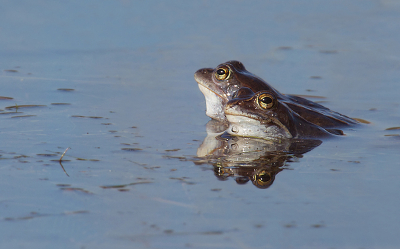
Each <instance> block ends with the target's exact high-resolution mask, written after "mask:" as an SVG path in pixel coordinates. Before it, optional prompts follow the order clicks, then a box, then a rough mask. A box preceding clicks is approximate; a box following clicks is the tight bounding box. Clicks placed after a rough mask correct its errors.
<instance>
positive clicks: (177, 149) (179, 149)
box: [165, 149, 181, 152]
mask: <svg viewBox="0 0 400 249" xmlns="http://www.w3.org/2000/svg"><path fill="white" fill-rule="evenodd" d="M178 150H181V149H172V150H165V151H166V152H170V151H178Z"/></svg>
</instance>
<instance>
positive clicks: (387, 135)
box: [385, 134, 400, 137]
mask: <svg viewBox="0 0 400 249" xmlns="http://www.w3.org/2000/svg"><path fill="white" fill-rule="evenodd" d="M385 137H400V134H386V135H385Z"/></svg>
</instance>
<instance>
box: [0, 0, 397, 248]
mask: <svg viewBox="0 0 400 249" xmlns="http://www.w3.org/2000/svg"><path fill="white" fill-rule="evenodd" d="M399 13H400V4H399V3H398V2H397V1H391V0H381V1H361V0H352V1H341V0H335V1H329V2H326V1H301V2H299V1H285V2H282V1H251V2H248V1H239V0H238V1H229V2H227V1H192V2H188V1H179V0H176V1H165V2H162V1H141V2H139V1H129V0H120V1H107V2H98V1H85V2H82V1H70V2H65V3H64V2H54V1H35V2H29V1H6V2H4V3H3V5H2V8H1V9H0V20H1V22H0V23H1V25H0V35H1V37H2V39H0V69H1V72H0V80H1V81H0V86H1V92H0V96H2V98H0V109H1V110H2V111H1V112H0V119H1V125H0V127H1V128H0V139H1V141H2V146H1V147H0V154H1V156H0V166H1V170H2V175H1V177H0V179H1V181H0V186H1V187H0V193H1V194H0V231H1V233H0V245H1V247H2V248H111V247H113V248H397V247H398V245H399V243H400V237H399V236H398V231H399V230H400V224H399V222H398V221H397V219H398V218H399V206H400V198H399V197H400V194H399V189H400V182H399V181H398V179H399V177H400V163H399V159H400V156H399V151H400V135H399V134H400V129H399V128H396V127H399V126H400V100H399V97H398V96H399V92H400V84H399V81H400V49H399V45H398V44H399V40H400V34H399V32H398V23H399V22H400V15H399ZM232 59H235V60H240V61H242V62H243V63H244V64H245V66H246V68H247V69H248V70H249V71H250V72H252V73H254V74H256V75H258V76H260V77H262V78H263V79H265V80H266V81H268V82H269V83H270V84H271V85H272V86H274V87H275V88H277V89H278V90H279V91H280V92H282V93H289V94H302V95H315V96H323V97H325V98H324V99H322V100H323V101H322V104H324V105H325V106H327V107H329V108H331V109H333V110H335V111H338V112H340V113H343V114H345V115H348V116H351V117H356V118H361V119H364V120H368V121H369V122H370V124H362V125H359V126H356V127H352V128H351V129H345V130H344V132H345V133H346V136H345V137H340V138H334V139H326V140H323V142H322V144H315V145H308V146H309V147H307V150H304V151H300V152H297V153H294V154H295V155H294V154H287V155H285V154H284V155H280V156H276V155H273V156H271V157H269V158H267V159H268V160H269V161H268V160H267V162H265V161H263V162H261V164H263V165H261V166H262V167H264V166H265V167H264V168H262V171H260V172H257V173H259V175H258V176H253V175H254V172H255V170H256V169H259V168H260V167H258V168H257V167H256V168H254V167H253V168H252V166H260V165H256V164H255V163H254V161H257V159H258V158H260V157H262V156H263V155H264V154H265V151H268V150H274V149H276V148H275V147H273V146H272V145H259V144H257V143H256V142H255V144H251V145H250V146H249V145H248V144H247V146H248V147H246V148H245V149H247V150H249V151H250V152H249V153H248V154H245V156H238V155H237V154H234V153H235V152H234V151H233V149H232V150H231V151H229V150H228V151H219V150H218V148H221V147H220V146H227V145H226V144H222V145H221V144H220V143H221V141H217V140H215V139H214V138H213V137H212V135H213V134H212V131H210V130H207V127H208V128H209V126H210V125H208V126H207V122H209V120H210V119H209V118H208V117H207V116H206V115H205V100H204V96H203V95H202V94H201V92H200V91H199V89H198V86H197V84H196V82H195V81H194V79H193V74H194V72H195V71H196V70H198V69H199V68H203V67H215V66H217V65H218V64H220V63H222V62H225V61H228V60H232ZM312 100H321V99H312ZM388 128H389V129H388ZM207 132H208V133H207ZM204 140H205V142H203V141H204ZM228 145H229V146H231V147H230V148H236V149H242V147H241V146H242V145H241V143H240V140H239V141H236V144H235V146H234V147H232V144H228ZM260 146H261V147H260ZM67 148H70V149H68V150H67V151H66V149H67ZM254 148H258V151H257V150H256V151H255V150H254ZM259 148H261V150H260V149H259ZM264 150H265V151H264ZM65 151H66V152H65ZM307 151H308V152H307ZM64 152H65V154H64V157H63V161H62V165H60V163H59V159H60V157H61V155H62V154H63V153H64ZM212 152H215V153H216V155H217V159H218V157H219V156H221V154H217V153H225V155H226V154H227V153H228V154H229V153H233V156H229V155H228V156H225V157H223V156H221V157H223V159H222V161H221V160H220V161H218V160H217V159H216V158H214V159H213V160H205V159H203V158H198V157H197V155H205V154H207V153H212ZM238 163H239V164H241V165H244V167H242V168H238V167H236V166H237V165H238ZM264 164H265V165H264ZM62 166H63V167H64V169H65V172H64V170H63V168H62ZM260 175H261V176H260ZM254 177H256V178H254ZM257 177H258V178H257ZM266 177H267V178H268V177H270V178H271V177H272V178H273V179H272V182H269V183H268V186H265V185H263V186H261V187H260V186H257V181H254V179H256V180H257V179H258V180H260V179H261V180H263V179H265V178H266ZM261 183H263V182H262V181H261Z"/></svg>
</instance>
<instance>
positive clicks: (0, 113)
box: [0, 112, 23, 114]
mask: <svg viewBox="0 0 400 249" xmlns="http://www.w3.org/2000/svg"><path fill="white" fill-rule="evenodd" d="M15 113H23V112H0V114H15Z"/></svg>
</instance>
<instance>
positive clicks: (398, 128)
mask: <svg viewBox="0 0 400 249" xmlns="http://www.w3.org/2000/svg"><path fill="white" fill-rule="evenodd" d="M391 130H400V126H396V127H389V128H386V129H385V131H391Z"/></svg>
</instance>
